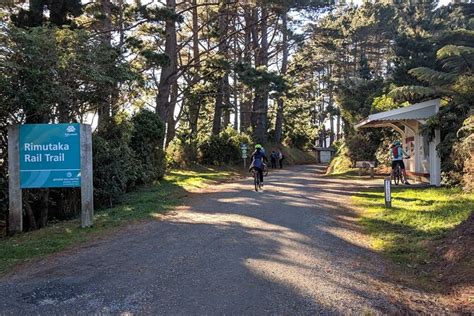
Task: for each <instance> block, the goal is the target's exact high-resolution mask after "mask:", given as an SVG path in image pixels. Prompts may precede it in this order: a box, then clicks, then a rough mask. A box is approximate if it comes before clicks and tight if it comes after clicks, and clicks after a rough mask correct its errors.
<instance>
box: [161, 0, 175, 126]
mask: <svg viewBox="0 0 474 316" xmlns="http://www.w3.org/2000/svg"><path fill="white" fill-rule="evenodd" d="M166 6H167V7H168V9H169V10H171V11H173V12H174V11H176V0H166ZM165 34H166V39H165V54H166V55H167V56H168V57H169V59H170V62H169V64H168V65H166V66H163V68H162V69H161V74H160V82H159V84H158V94H157V96H156V112H157V113H158V115H159V116H160V118H161V119H162V120H163V122H165V123H166V122H168V115H169V113H170V94H171V86H172V85H173V84H174V82H175V81H176V60H177V40H176V23H175V20H174V19H173V18H169V19H168V20H166V26H165Z"/></svg>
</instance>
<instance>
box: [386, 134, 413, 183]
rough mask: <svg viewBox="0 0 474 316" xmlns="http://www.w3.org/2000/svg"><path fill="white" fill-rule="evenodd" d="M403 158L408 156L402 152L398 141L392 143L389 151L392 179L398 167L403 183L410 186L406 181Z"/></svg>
mask: <svg viewBox="0 0 474 316" xmlns="http://www.w3.org/2000/svg"><path fill="white" fill-rule="evenodd" d="M403 157H408V154H407V153H406V152H405V151H404V150H403V148H402V145H401V143H400V141H398V140H396V141H394V142H393V144H392V148H391V149H390V158H391V159H392V178H393V177H394V174H395V169H396V168H397V165H399V166H400V169H401V170H402V174H403V179H404V180H405V181H403V183H404V184H410V183H409V182H408V180H407V171H406V170H405V163H404V162H403Z"/></svg>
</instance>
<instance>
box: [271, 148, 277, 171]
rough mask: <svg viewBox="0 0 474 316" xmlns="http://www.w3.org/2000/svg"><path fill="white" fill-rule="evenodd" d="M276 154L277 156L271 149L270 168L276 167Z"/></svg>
mask: <svg viewBox="0 0 474 316" xmlns="http://www.w3.org/2000/svg"><path fill="white" fill-rule="evenodd" d="M277 156H278V155H277V153H276V152H275V151H274V150H272V153H271V155H270V161H271V163H272V169H276V167H277Z"/></svg>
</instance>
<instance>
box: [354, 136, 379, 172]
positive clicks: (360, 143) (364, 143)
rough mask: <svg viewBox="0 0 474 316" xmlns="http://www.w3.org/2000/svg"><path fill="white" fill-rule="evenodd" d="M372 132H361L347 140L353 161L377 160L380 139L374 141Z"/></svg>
mask: <svg viewBox="0 0 474 316" xmlns="http://www.w3.org/2000/svg"><path fill="white" fill-rule="evenodd" d="M370 133H372V131H370V132H359V133H357V134H355V135H354V136H352V137H351V138H350V139H349V140H348V141H347V148H348V150H349V157H350V158H351V161H352V163H353V164H354V163H355V162H356V161H360V160H375V153H376V151H377V148H378V146H379V141H374V140H373V138H371V137H370Z"/></svg>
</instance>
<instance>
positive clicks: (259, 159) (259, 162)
mask: <svg viewBox="0 0 474 316" xmlns="http://www.w3.org/2000/svg"><path fill="white" fill-rule="evenodd" d="M251 161H252V163H251V164H250V168H249V171H252V169H254V170H255V171H256V172H257V173H258V176H259V177H260V183H261V185H262V186H263V168H264V161H267V162H268V159H267V157H266V156H265V153H264V152H263V151H262V145H260V144H256V145H255V151H254V152H253V154H252V157H251Z"/></svg>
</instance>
